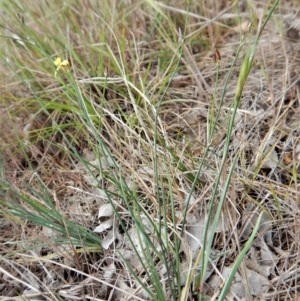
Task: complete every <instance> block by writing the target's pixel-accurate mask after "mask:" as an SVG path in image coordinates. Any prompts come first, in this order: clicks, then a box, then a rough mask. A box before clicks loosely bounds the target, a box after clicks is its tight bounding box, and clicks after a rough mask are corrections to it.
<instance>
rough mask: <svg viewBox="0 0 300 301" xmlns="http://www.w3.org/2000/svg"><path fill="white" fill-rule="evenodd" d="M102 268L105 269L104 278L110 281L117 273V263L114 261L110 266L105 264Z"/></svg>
mask: <svg viewBox="0 0 300 301" xmlns="http://www.w3.org/2000/svg"><path fill="white" fill-rule="evenodd" d="M102 269H103V270H104V274H103V279H104V280H105V281H106V282H110V281H111V280H112V279H113V277H114V275H115V274H116V267H115V264H114V263H113V262H112V263H111V264H109V265H108V266H103V267H102Z"/></svg>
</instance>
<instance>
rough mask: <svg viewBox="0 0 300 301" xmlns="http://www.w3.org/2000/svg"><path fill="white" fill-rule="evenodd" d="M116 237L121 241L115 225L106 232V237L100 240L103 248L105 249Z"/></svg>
mask: <svg viewBox="0 0 300 301" xmlns="http://www.w3.org/2000/svg"><path fill="white" fill-rule="evenodd" d="M116 239H118V240H119V241H121V240H122V236H121V234H120V233H119V231H118V230H117V227H113V229H112V230H110V231H109V232H108V233H107V235H106V237H105V238H104V239H103V241H102V247H103V249H105V250H107V249H108V248H109V247H110V245H111V244H112V243H113V242H114V241H115V240H116Z"/></svg>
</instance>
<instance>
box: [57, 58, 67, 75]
mask: <svg viewBox="0 0 300 301" xmlns="http://www.w3.org/2000/svg"><path fill="white" fill-rule="evenodd" d="M54 65H55V66H56V67H57V68H56V71H55V73H54V75H55V77H56V76H57V72H58V71H59V70H60V69H61V70H62V71H63V72H68V71H69V68H70V64H69V61H68V60H64V61H62V60H61V58H60V57H57V58H56V59H55V60H54Z"/></svg>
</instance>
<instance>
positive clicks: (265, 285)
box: [209, 267, 270, 297]
mask: <svg viewBox="0 0 300 301" xmlns="http://www.w3.org/2000/svg"><path fill="white" fill-rule="evenodd" d="M245 271H246V274H247V275H246V276H247V285H248V286H249V289H250V293H251V295H252V296H258V295H261V294H263V293H265V292H267V291H268V289H269V286H270V282H269V280H268V279H267V278H266V277H264V276H262V275H260V274H259V273H256V272H254V271H252V270H250V269H248V268H246V267H245ZM231 272H232V268H231V267H224V269H223V271H222V276H223V278H224V279H227V278H228V277H229V275H230V273H231ZM220 284H221V279H220V278H219V277H218V276H217V277H216V276H214V277H212V280H211V281H210V282H209V285H210V286H211V287H212V289H215V290H217V289H218V288H219V285H220ZM230 291H231V292H233V293H234V294H236V295H238V296H239V297H244V296H245V295H246V292H245V289H244V284H243V281H242V277H241V275H240V274H239V272H236V274H235V276H234V280H233V282H232V284H231V286H230Z"/></svg>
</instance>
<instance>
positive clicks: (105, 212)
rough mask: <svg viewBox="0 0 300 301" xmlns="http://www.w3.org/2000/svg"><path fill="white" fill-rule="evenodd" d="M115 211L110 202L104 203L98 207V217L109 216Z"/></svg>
mask: <svg viewBox="0 0 300 301" xmlns="http://www.w3.org/2000/svg"><path fill="white" fill-rule="evenodd" d="M114 213H115V211H114V208H113V207H112V205H111V204H109V203H108V204H104V205H102V206H101V207H100V208H99V213H98V218H100V217H111V216H113V215H114Z"/></svg>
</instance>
